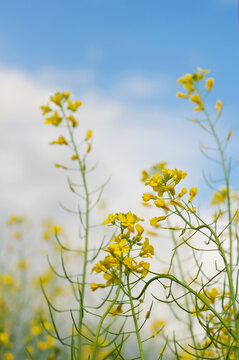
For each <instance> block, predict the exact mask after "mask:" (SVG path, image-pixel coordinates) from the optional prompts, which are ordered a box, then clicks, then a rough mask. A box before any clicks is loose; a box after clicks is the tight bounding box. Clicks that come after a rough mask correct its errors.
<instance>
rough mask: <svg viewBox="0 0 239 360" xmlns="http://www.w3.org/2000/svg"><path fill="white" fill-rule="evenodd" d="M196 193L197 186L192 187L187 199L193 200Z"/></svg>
mask: <svg viewBox="0 0 239 360" xmlns="http://www.w3.org/2000/svg"><path fill="white" fill-rule="evenodd" d="M196 195H197V187H196V186H195V187H192V188H191V189H190V190H189V196H190V197H189V199H188V201H189V202H191V201H193V199H194V198H195V196H196Z"/></svg>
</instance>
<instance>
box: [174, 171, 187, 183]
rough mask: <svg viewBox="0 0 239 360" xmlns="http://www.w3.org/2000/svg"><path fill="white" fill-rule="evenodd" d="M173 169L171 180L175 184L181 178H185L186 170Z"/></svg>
mask: <svg viewBox="0 0 239 360" xmlns="http://www.w3.org/2000/svg"><path fill="white" fill-rule="evenodd" d="M172 171H173V180H174V182H175V184H178V183H179V182H180V181H181V180H182V179H185V177H186V176H187V173H186V172H183V171H182V170H178V169H176V168H175V169H174V170H172Z"/></svg>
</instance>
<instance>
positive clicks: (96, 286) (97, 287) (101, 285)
mask: <svg viewBox="0 0 239 360" xmlns="http://www.w3.org/2000/svg"><path fill="white" fill-rule="evenodd" d="M104 287H105V285H104V284H96V283H90V288H91V290H92V291H95V290H97V289H99V288H104Z"/></svg>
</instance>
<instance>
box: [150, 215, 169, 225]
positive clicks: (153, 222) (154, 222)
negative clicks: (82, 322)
mask: <svg viewBox="0 0 239 360" xmlns="http://www.w3.org/2000/svg"><path fill="white" fill-rule="evenodd" d="M165 219H166V216H158V217H154V218H152V219H150V225H151V226H154V227H158V226H159V225H158V223H159V222H160V221H163V220H165Z"/></svg>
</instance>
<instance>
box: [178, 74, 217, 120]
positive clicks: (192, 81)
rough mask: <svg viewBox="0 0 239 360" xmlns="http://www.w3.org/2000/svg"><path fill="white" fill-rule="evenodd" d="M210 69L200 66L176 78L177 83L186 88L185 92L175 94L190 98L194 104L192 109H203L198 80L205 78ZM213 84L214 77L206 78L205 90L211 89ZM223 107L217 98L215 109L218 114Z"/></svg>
mask: <svg viewBox="0 0 239 360" xmlns="http://www.w3.org/2000/svg"><path fill="white" fill-rule="evenodd" d="M209 72H210V70H204V69H201V68H197V70H196V71H194V72H193V73H192V74H185V75H183V76H182V77H181V78H179V79H178V83H179V84H180V85H182V86H183V88H184V89H185V90H186V93H182V92H178V93H177V96H178V97H180V98H186V99H187V98H190V100H191V101H192V103H194V104H196V107H195V108H194V111H196V112H197V111H201V110H204V104H203V98H202V96H201V94H200V92H199V87H198V85H199V82H200V81H202V80H203V79H205V76H206V74H208V73H209ZM213 86H214V79H213V78H207V79H206V81H205V85H204V89H205V90H206V92H208V91H211V90H212V88H213ZM222 107H223V103H222V102H221V101H220V100H217V103H216V106H215V109H216V111H217V113H218V115H220V114H221V111H222Z"/></svg>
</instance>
